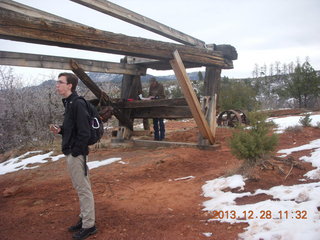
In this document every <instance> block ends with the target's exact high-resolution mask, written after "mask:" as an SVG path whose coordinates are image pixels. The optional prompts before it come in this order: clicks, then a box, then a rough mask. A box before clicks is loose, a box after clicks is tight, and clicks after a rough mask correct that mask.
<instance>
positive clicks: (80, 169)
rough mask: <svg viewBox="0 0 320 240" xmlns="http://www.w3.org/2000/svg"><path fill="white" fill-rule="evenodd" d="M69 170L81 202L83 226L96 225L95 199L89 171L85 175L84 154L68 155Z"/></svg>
mask: <svg viewBox="0 0 320 240" xmlns="http://www.w3.org/2000/svg"><path fill="white" fill-rule="evenodd" d="M67 165H68V171H69V174H70V177H71V181H72V185H73V187H74V188H75V189H76V191H77V193H78V197H79V203H80V217H81V218H82V228H91V227H93V226H94V225H95V212H94V199H93V194H92V190H91V184H90V180H89V172H88V173H87V176H85V173H84V170H85V161H84V156H82V155H79V156H77V157H73V156H72V155H71V154H69V155H67Z"/></svg>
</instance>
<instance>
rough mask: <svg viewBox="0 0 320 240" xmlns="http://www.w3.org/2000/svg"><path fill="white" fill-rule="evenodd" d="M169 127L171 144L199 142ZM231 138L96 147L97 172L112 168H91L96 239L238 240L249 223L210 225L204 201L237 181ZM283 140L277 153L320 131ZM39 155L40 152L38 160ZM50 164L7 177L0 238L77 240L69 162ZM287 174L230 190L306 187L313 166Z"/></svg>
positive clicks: (256, 177) (273, 173) (185, 129)
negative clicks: (207, 144)
mask: <svg viewBox="0 0 320 240" xmlns="http://www.w3.org/2000/svg"><path fill="white" fill-rule="evenodd" d="M166 126H167V133H168V134H167V139H166V140H167V141H184V142H196V141H197V128H196V127H195V123H194V122H193V121H187V122H181V121H168V122H167V123H166ZM230 136H231V129H228V128H218V129H217V140H218V142H219V144H220V146H221V147H220V148H219V149H216V150H200V149H197V148H185V147H180V148H156V149H150V148H145V147H141V148H137V147H131V146H130V145H125V146H122V147H121V146H112V145H108V144H107V143H108V139H104V141H105V142H104V144H106V145H108V147H106V148H99V149H92V151H91V154H90V157H89V159H90V162H89V166H91V168H93V167H94V163H99V162H100V161H101V162H102V161H103V160H106V161H109V163H110V164H108V165H105V166H101V167H96V168H93V169H91V170H90V174H91V182H92V186H93V192H94V196H95V201H96V214H97V227H98V229H99V232H98V234H97V235H95V236H92V237H90V238H89V239H103V240H107V239H110V240H111V239H112V240H114V239H117V240H120V239H123V240H140V239H141V240H142V239H148V240H152V239H154V240H160V239H169V240H179V239H181V240H182V239H183V240H185V239H190V240H191V239H192V240H195V239H214V240H221V239H224V240H229V239H230V240H231V239H237V238H238V234H241V233H243V232H245V231H246V228H247V227H248V226H249V225H248V224H247V223H244V222H243V223H234V224H230V223H227V222H221V221H212V220H210V219H212V218H215V217H214V216H213V215H212V214H213V213H212V211H211V212H210V211H204V205H203V204H204V202H206V201H208V200H210V198H208V197H204V196H203V190H202V188H203V186H204V184H205V183H206V182H207V181H210V180H213V179H217V178H219V177H221V176H232V175H233V174H234V173H235V171H236V169H237V168H238V167H239V166H240V162H239V160H237V159H236V158H235V157H234V156H232V155H231V153H230V150H229V147H228V144H227V141H228V138H229V137H230ZM105 137H106V136H105ZM279 137H280V141H279V145H278V147H277V150H280V149H288V148H292V147H294V146H296V147H298V146H301V145H303V144H307V143H309V142H310V141H312V140H315V139H319V138H320V129H319V128H304V129H303V131H291V132H285V133H282V134H280V135H279ZM34 150H39V149H34ZM312 151H313V149H310V150H301V151H296V152H293V153H291V154H290V156H291V158H292V159H295V160H298V159H299V157H301V156H308V155H310V153H311V152H312ZM36 154H39V153H34V154H33V155H36ZM57 154H59V153H55V154H54V155H57ZM31 156H32V155H31ZM45 159H47V160H45ZM45 159H44V160H43V161H42V162H43V163H42V164H39V163H38V164H37V163H29V164H27V165H25V166H24V168H28V167H29V168H30V167H31V168H32V167H36V166H39V167H37V168H34V169H27V170H20V171H16V172H11V173H7V174H1V175H0V183H1V185H0V193H1V195H0V203H1V212H0V227H1V230H2V231H1V232H0V239H2V240H18V239H24V240H31V239H32V240H34V239H42V240H47V239H50V240H51V239H59V240H64V239H71V235H70V233H68V232H67V231H66V228H67V227H68V226H69V225H70V224H72V223H74V222H75V221H76V220H77V214H78V203H77V196H76V194H75V192H74V190H73V189H72V186H71V183H70V180H69V177H68V174H67V172H66V168H65V162H64V159H63V158H62V159H60V160H57V159H52V158H51V157H46V158H45ZM21 161H22V160H21ZM111 162H113V163H111ZM4 166H5V165H4ZM21 168H22V167H21ZM2 169H4V168H3V167H2ZM281 169H282V170H283V172H284V173H285V174H283V173H281V172H279V170H278V169H276V168H274V169H272V168H269V169H267V170H263V171H262V170H258V169H257V172H256V173H255V172H253V173H252V175H251V176H252V177H251V178H250V179H247V180H246V185H245V187H243V189H240V188H235V189H232V188H231V189H226V190H224V192H225V193H228V192H230V193H234V194H240V193H242V192H251V193H252V192H254V191H255V190H256V189H270V188H271V187H273V186H277V185H286V186H291V185H293V184H301V181H299V179H301V178H304V176H303V175H304V174H305V173H306V172H307V171H309V170H311V169H313V167H312V166H311V164H310V163H307V162H302V161H301V162H300V161H299V167H291V165H285V164H281ZM312 182H317V181H316V180H310V179H305V181H304V182H303V183H304V184H307V183H312ZM266 199H271V200H272V197H271V196H269V195H266V194H259V195H255V196H250V197H240V198H238V199H237V200H236V203H237V204H238V205H244V204H249V203H258V202H262V201H264V200H266ZM304 201H307V200H304ZM319 204H320V203H319ZM265 210H268V209H265ZM13 211H14V214H13ZM310 215H311V213H310ZM270 221H273V220H272V219H271V220H270ZM270 221H269V222H270ZM258 222H259V220H258ZM301 222H302V220H300V222H299V221H298V222H297V224H300V223H301ZM318 230H319V231H318V233H317V234H319V233H320V229H318ZM318 236H319V235H318ZM245 239H254V238H245ZM266 239H267V238H266ZM291 239H292V238H291ZM310 239H311V238H309V239H308V240H310ZM312 239H316V238H312Z"/></svg>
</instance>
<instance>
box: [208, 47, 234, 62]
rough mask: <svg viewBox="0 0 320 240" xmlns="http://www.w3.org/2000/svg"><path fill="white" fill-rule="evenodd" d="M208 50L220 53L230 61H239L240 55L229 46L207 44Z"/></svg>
mask: <svg viewBox="0 0 320 240" xmlns="http://www.w3.org/2000/svg"><path fill="white" fill-rule="evenodd" d="M206 46H207V48H209V49H211V50H213V51H219V52H221V53H222V55H223V56H224V57H225V58H227V59H229V60H237V59H238V53H237V50H236V48H235V47H233V46H231V45H229V44H219V45H217V44H207V45H206Z"/></svg>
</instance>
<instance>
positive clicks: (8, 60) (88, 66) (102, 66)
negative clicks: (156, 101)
mask: <svg viewBox="0 0 320 240" xmlns="http://www.w3.org/2000/svg"><path fill="white" fill-rule="evenodd" d="M72 59H73V60H75V61H76V62H77V63H79V64H81V66H82V68H83V70H84V71H87V72H104V73H115V74H130V75H146V68H143V67H141V66H137V65H134V64H126V63H113V62H104V61H96V60H88V59H79V58H72ZM69 63H70V58H67V57H55V56H48V55H38V54H29V53H17V52H6V51H0V65H10V66H20V67H36V68H51V69H64V70H72V69H71V67H70V64H69Z"/></svg>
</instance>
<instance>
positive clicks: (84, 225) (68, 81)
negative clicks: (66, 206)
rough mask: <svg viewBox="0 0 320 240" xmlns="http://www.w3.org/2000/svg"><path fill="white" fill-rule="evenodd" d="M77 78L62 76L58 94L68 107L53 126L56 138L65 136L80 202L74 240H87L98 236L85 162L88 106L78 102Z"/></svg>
mask: <svg viewBox="0 0 320 240" xmlns="http://www.w3.org/2000/svg"><path fill="white" fill-rule="evenodd" d="M77 84H78V78H77V77H76V75H74V74H72V73H60V74H59V76H58V81H57V85H56V90H57V93H58V94H59V95H61V96H62V97H63V99H62V102H63V105H64V107H65V112H64V120H63V124H62V126H55V125H50V130H51V131H52V132H53V133H54V134H57V133H59V134H61V135H62V152H63V153H64V155H65V156H66V159H67V160H66V161H67V166H68V171H69V175H70V177H71V181H72V184H73V187H74V188H75V189H76V191H77V193H78V197H79V202H80V215H79V217H80V219H79V220H78V222H77V223H76V224H75V225H73V226H71V227H69V228H68V230H69V231H70V232H75V233H74V234H73V238H74V239H85V238H87V237H89V236H90V235H92V234H95V233H96V232H97V229H96V227H95V210H94V198H93V194H92V190H91V183H90V180H89V175H88V171H87V170H88V169H87V165H86V159H87V156H88V154H89V147H88V140H89V138H90V125H89V121H88V117H89V113H88V109H87V105H86V103H85V102H84V101H83V100H81V99H79V98H78V94H77V92H76V87H77Z"/></svg>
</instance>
